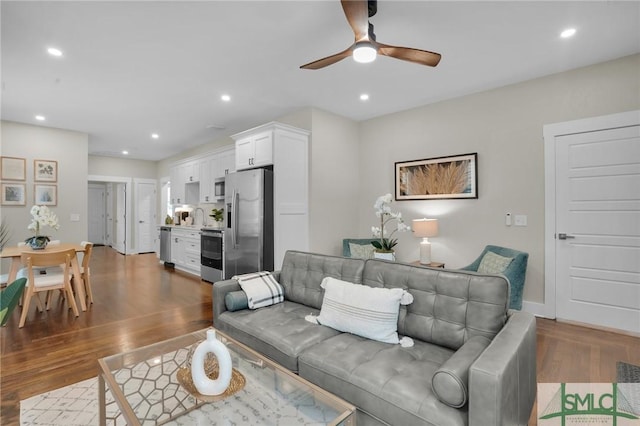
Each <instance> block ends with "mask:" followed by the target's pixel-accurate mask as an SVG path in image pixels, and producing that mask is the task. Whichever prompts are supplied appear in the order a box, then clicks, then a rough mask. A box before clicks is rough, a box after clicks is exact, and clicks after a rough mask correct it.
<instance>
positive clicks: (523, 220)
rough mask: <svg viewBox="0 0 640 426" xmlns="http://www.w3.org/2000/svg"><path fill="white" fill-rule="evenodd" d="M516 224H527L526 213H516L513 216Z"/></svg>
mask: <svg viewBox="0 0 640 426" xmlns="http://www.w3.org/2000/svg"><path fill="white" fill-rule="evenodd" d="M514 225H516V226H527V215H526V214H517V215H516V217H515V223H514Z"/></svg>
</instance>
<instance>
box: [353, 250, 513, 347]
mask: <svg viewBox="0 0 640 426" xmlns="http://www.w3.org/2000/svg"><path fill="white" fill-rule="evenodd" d="M362 283H363V284H366V285H368V286H371V287H400V288H404V289H406V290H407V291H409V292H410V293H411V294H412V295H413V297H414V301H413V303H411V304H410V305H407V306H406V307H404V306H403V307H401V311H400V318H399V319H398V333H399V334H400V335H404V336H409V337H414V338H416V339H420V340H423V341H426V342H430V343H434V344H437V345H440V346H446V347H448V348H451V349H454V350H457V349H458V348H460V346H462V344H463V343H464V342H466V341H467V340H468V339H469V338H470V337H472V336H486V337H488V338H489V339H493V337H494V336H495V335H496V334H498V332H499V331H500V330H501V329H502V327H503V326H504V324H505V323H506V320H507V310H508V305H509V281H508V280H507V279H506V278H505V277H503V276H498V275H484V274H478V273H474V272H466V271H448V270H445V269H429V268H421V267H416V266H411V265H406V264H401V263H394V262H386V261H380V260H372V259H370V260H367V261H366V263H365V268H364V273H363V278H362Z"/></svg>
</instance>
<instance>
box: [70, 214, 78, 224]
mask: <svg viewBox="0 0 640 426" xmlns="http://www.w3.org/2000/svg"><path fill="white" fill-rule="evenodd" d="M70 220H71V222H80V215H79V214H78V213H71V218H70Z"/></svg>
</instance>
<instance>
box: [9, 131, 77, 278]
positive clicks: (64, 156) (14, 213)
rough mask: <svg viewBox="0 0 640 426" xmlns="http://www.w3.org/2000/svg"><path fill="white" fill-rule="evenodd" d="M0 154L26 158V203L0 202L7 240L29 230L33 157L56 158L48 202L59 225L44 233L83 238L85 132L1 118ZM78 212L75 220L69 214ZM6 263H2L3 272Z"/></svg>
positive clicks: (19, 238)
mask: <svg viewBox="0 0 640 426" xmlns="http://www.w3.org/2000/svg"><path fill="white" fill-rule="evenodd" d="M1 126H2V129H1V131H0V135H1V136H2V139H1V144H0V149H1V154H2V155H3V156H7V157H19V158H25V159H26V167H27V170H26V172H27V173H26V178H27V179H26V181H24V183H25V184H26V190H27V191H26V205H25V206H2V207H1V215H2V218H3V219H4V220H5V221H6V222H7V223H8V224H9V226H10V227H11V231H12V232H11V240H10V241H9V244H11V245H15V244H17V243H18V241H23V240H24V239H25V238H27V237H31V236H33V232H32V231H29V230H27V226H28V225H29V223H31V214H30V213H29V211H30V210H31V207H32V206H33V202H34V193H33V191H34V187H33V185H34V182H33V160H35V159H39V160H55V161H57V162H58V181H57V182H56V183H55V185H57V187H58V188H57V192H58V203H57V205H56V206H51V207H50V209H51V210H53V211H54V212H55V213H56V215H57V216H58V220H59V223H60V229H59V230H58V231H54V230H52V229H50V228H48V227H47V228H45V232H46V235H49V236H50V237H52V238H53V239H60V240H62V241H70V242H76V241H77V242H80V241H83V240H86V239H87V152H88V144H89V142H88V141H89V138H88V135H87V134H86V133H80V132H74V131H69V130H59V129H52V128H48V127H42V126H32V125H29V124H21V123H15V122H10V121H2V122H1ZM72 214H78V215H79V218H80V220H79V221H78V222H72V221H71V215H72ZM7 265H8V263H6V262H3V263H2V266H3V268H2V270H3V272H6V271H8V269H5V268H7V267H8V266H7Z"/></svg>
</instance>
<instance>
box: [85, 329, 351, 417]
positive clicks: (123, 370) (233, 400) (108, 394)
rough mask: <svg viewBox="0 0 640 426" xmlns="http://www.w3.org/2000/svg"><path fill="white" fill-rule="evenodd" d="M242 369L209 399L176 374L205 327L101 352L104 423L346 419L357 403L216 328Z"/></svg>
mask: <svg viewBox="0 0 640 426" xmlns="http://www.w3.org/2000/svg"><path fill="white" fill-rule="evenodd" d="M216 336H217V338H218V340H220V341H222V342H223V343H224V344H225V345H226V346H227V348H228V349H229V352H230V353H231V359H232V361H233V367H234V368H235V369H237V370H238V371H239V372H240V373H242V375H243V376H244V377H245V381H246V383H245V386H244V388H243V389H241V390H240V391H238V392H237V393H235V394H233V395H231V396H229V397H227V398H224V399H221V400H218V401H215V402H206V401H202V400H200V399H197V398H196V397H194V396H192V395H191V394H190V393H189V392H188V391H187V390H186V389H185V388H184V387H183V386H182V385H181V384H180V383H179V381H178V379H177V372H178V370H179V369H180V368H181V367H183V366H184V365H185V363H186V362H187V358H188V355H189V351H190V349H191V348H192V346H193V345H194V344H196V343H198V342H200V341H202V340H206V329H205V330H200V331H197V332H194V333H190V334H186V335H184V336H180V337H176V338H174V339H170V340H166V341H164V342H160V343H156V344H153V345H150V346H146V347H143V348H140V349H136V350H133V351H129V352H123V353H120V354H116V355H113V356H109V357H106V358H102V359H100V360H98V363H99V366H100V371H99V374H98V381H99V386H100V388H99V398H100V424H101V425H107V424H109V425H129V426H133V425H159V424H175V425H189V424H194V425H199V424H207V425H240V424H260V425H291V424H295V425H300V426H302V425H345V426H352V425H355V422H356V419H355V418H356V413H355V411H356V408H355V407H354V406H353V405H351V404H349V403H347V402H346V401H344V400H342V399H340V398H338V397H336V396H335V395H332V394H330V393H329V392H327V391H325V390H323V389H321V388H320V387H318V386H316V385H314V384H312V383H310V382H308V381H306V380H304V379H303V378H301V377H299V376H297V375H296V374H293V373H292V372H290V371H288V370H287V369H285V368H284V367H282V366H280V365H278V364H276V363H275V362H273V361H271V360H269V359H267V358H265V357H263V356H262V355H260V354H259V353H257V352H255V351H253V350H252V349H250V348H248V347H246V346H244V345H243V344H241V343H239V342H236V341H235V340H233V339H232V338H230V337H228V336H226V335H225V334H223V333H221V332H219V331H216Z"/></svg>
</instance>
